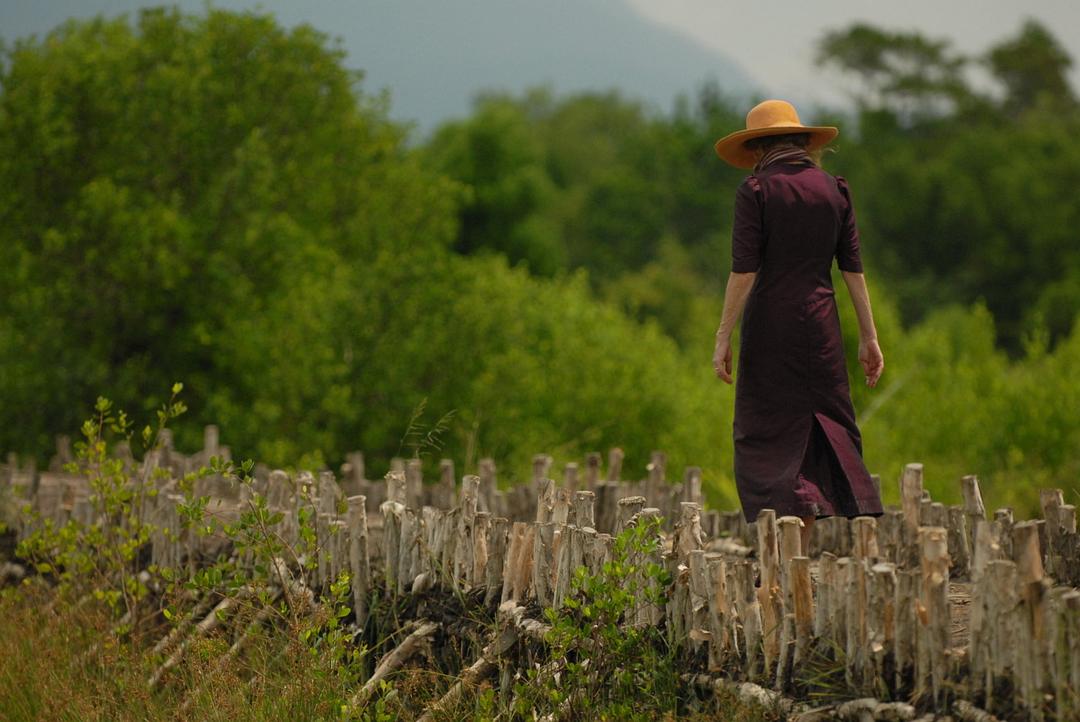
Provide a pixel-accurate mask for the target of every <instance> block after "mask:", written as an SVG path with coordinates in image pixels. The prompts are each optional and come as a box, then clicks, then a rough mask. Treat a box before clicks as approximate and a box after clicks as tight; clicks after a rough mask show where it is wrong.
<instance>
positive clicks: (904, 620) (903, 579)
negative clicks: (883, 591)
mask: <svg viewBox="0 0 1080 722" xmlns="http://www.w3.org/2000/svg"><path fill="white" fill-rule="evenodd" d="M919 574H920V571H919V570H918V569H899V568H898V569H897V570H896V646H895V647H894V656H895V658H896V688H897V689H906V688H907V686H908V683H909V682H910V681H912V680H913V679H914V676H915V658H916V639H917V636H918V625H917V616H918V605H919V592H918V590H919Z"/></svg>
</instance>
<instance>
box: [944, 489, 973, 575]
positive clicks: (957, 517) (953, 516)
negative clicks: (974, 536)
mask: <svg viewBox="0 0 1080 722" xmlns="http://www.w3.org/2000/svg"><path fill="white" fill-rule="evenodd" d="M948 512H949V514H948V523H947V524H946V529H947V533H948V536H949V538H948V545H949V560H950V564H949V576H950V577H952V578H956V579H959V578H963V579H970V578H971V542H970V541H969V540H970V539H971V534H969V533H968V530H967V522H968V516H967V515H966V514H965V513H964V509H963V507H961V506H950V507H948Z"/></svg>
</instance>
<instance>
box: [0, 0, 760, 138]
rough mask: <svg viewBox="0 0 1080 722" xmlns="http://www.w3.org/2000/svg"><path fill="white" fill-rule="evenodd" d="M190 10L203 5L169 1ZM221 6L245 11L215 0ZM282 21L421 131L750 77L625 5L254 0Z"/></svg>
mask: <svg viewBox="0 0 1080 722" xmlns="http://www.w3.org/2000/svg"><path fill="white" fill-rule="evenodd" d="M147 4H153V3H147V2H145V0H143V1H140V0H38V1H37V2H34V3H3V4H2V5H0V36H2V37H3V38H4V39H5V40H7V41H11V40H12V39H13V38H15V37H19V36H23V35H26V34H29V33H44V32H46V31H48V30H49V29H50V28H52V27H53V26H55V25H56V24H58V23H60V22H62V21H63V19H64V18H67V17H89V16H92V15H94V14H96V13H99V12H104V13H106V14H109V15H114V14H118V13H121V12H130V11H133V10H135V9H137V8H138V7H140V6H144V5H147ZM176 4H177V5H179V6H180V7H181V8H183V9H184V10H186V11H189V12H198V11H199V10H200V9H201V8H202V7H203V2H202V0H182V1H181V2H178V3H176ZM214 5H215V6H217V7H222V8H253V7H256V3H254V2H248V1H245V0H218V2H215V3H214ZM258 5H259V6H261V7H262V8H264V9H266V10H269V11H270V12H273V13H274V14H275V15H276V16H277V17H278V19H279V20H281V21H282V22H283V23H285V24H288V25H292V24H295V23H299V22H308V23H311V24H312V25H314V26H315V27H317V28H319V29H321V30H324V31H326V32H329V33H330V34H331V35H336V36H340V37H341V38H342V41H343V43H344V46H345V48H346V49H347V50H348V53H349V63H350V65H352V66H354V67H360V68H363V69H364V70H365V71H366V72H367V77H368V82H367V86H368V88H369V89H375V88H381V87H389V88H390V90H391V93H392V98H393V110H394V116H395V117H397V118H402V119H405V118H409V119H416V120H417V121H419V124H420V128H421V129H422V130H428V129H430V128H431V127H432V126H433V125H434V124H435V123H437V122H438V121H440V120H442V119H444V118H446V117H448V116H453V115H462V114H464V113H465V112H466V111H467V110H468V107H469V101H470V98H471V97H472V96H473V95H474V94H475V93H476V92H478V91H480V90H483V89H487V88H503V89H511V90H520V89H522V88H525V87H527V86H529V85H534V84H537V83H551V84H552V85H553V87H554V88H555V89H556V90H557V91H560V92H561V91H571V90H581V89H585V88H599V89H606V88H610V87H619V88H621V89H623V90H624V91H625V92H626V93H627V94H628V95H632V96H638V97H642V98H646V99H648V100H650V101H652V102H654V103H656V104H658V105H659V106H660V107H661V108H663V109H665V110H666V109H668V108H669V107H670V103H671V101H672V99H673V98H674V96H675V94H676V93H678V92H680V91H688V90H693V89H694V88H695V87H696V86H697V85H698V84H699V83H700V82H701V81H702V80H704V79H706V78H709V77H712V78H715V79H717V80H718V81H719V82H720V84H721V86H722V87H724V88H726V89H729V90H731V91H732V92H736V93H741V92H746V91H747V90H749V89H750V88H751V86H752V81H751V80H750V79H749V78H748V76H747V75H746V73H744V72H743V70H742V69H741V68H740V67H739V66H738V65H737V64H736V63H734V62H733V61H732V60H730V59H729V58H726V57H724V56H722V55H719V54H717V53H715V52H714V51H712V50H709V49H707V48H704V47H702V46H701V45H698V44H697V43H696V42H695V41H693V40H692V39H690V38H687V37H685V36H683V35H680V34H679V33H677V32H675V31H673V30H669V29H667V28H664V27H662V26H660V25H657V24H655V23H653V22H651V21H649V20H646V19H644V18H642V17H640V16H639V15H638V14H637V13H636V11H634V10H633V9H632V8H631V7H630V6H629V5H628V4H627V3H626V2H625V0H545V2H535V0H455V1H454V2H444V1H442V0H438V1H432V2H417V1H415V0H396V1H395V0H360V1H354V2H344V1H341V0H338V1H335V0H310V1H309V2H305V3H295V2H287V1H286V0H263V1H262V2H261V3H258Z"/></svg>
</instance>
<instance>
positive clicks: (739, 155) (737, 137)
mask: <svg viewBox="0 0 1080 722" xmlns="http://www.w3.org/2000/svg"><path fill="white" fill-rule="evenodd" d="M783 133H809V134H810V144H809V145H808V146H807V150H814V149H816V148H820V147H821V146H823V145H825V144H826V143H828V142H829V141H831V140H832V139H833V138H835V137H836V136H837V135H838V134H839V133H840V131H839V130H838V129H836V128H834V127H832V126H812V125H803V124H802V123H800V122H799V114H798V113H796V112H795V106H793V105H792V104H791V103H789V102H787V101H786V100H766V101H763V102H761V103H758V104H757V105H755V106H754V107H753V108H751V109H750V112H749V113H747V114H746V130H737V131H735V132H734V133H729V134H728V135H725V136H724V137H723V138H721V139H720V140H718V141H716V146H715V147H716V154H717V155H718V156H720V157H721V158H723V159H724V160H726V161H727V162H728V163H730V164H731V165H733V166H735V167H736V168H753V167H754V163H755V162H756V158H755V157H754V151H752V150H750V149H749V148H747V147H745V146H744V145H743V144H744V143H745V142H746V141H748V140H750V139H751V138H760V137H762V136H765V135H781V134H783Z"/></svg>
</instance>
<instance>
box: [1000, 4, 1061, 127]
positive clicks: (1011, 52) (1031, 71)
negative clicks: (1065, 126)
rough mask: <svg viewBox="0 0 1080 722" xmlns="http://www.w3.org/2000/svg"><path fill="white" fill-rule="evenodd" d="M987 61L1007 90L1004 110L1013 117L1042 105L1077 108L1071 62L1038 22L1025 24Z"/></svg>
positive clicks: (1055, 40)
mask: <svg viewBox="0 0 1080 722" xmlns="http://www.w3.org/2000/svg"><path fill="white" fill-rule="evenodd" d="M984 61H985V62H986V64H987V65H988V66H989V68H990V70H991V72H992V73H993V74H994V76H995V77H996V78H997V79H998V80H999V81H1000V82H1001V84H1002V85H1003V86H1004V87H1005V99H1004V101H1003V109H1004V111H1005V112H1006V113H1007V114H1008V115H1010V116H1012V117H1016V116H1018V115H1019V114H1020V113H1022V112H1024V111H1026V110H1029V109H1031V108H1034V107H1035V106H1036V105H1037V104H1038V103H1040V102H1042V103H1045V104H1046V105H1047V106H1050V107H1052V108H1057V109H1061V108H1066V109H1075V108H1076V106H1077V99H1076V95H1075V94H1074V93H1073V89H1072V86H1071V84H1070V83H1069V78H1068V72H1069V68H1071V67H1072V58H1070V57H1069V54H1068V53H1067V52H1065V49H1064V48H1062V47H1061V45H1060V44H1059V43H1058V41H1057V39H1056V38H1055V37H1054V36H1053V35H1052V34H1051V33H1050V31H1049V30H1047V29H1046V28H1045V27H1043V25H1042V24H1040V23H1039V22H1037V21H1035V20H1030V19H1029V20H1027V21H1025V22H1024V25H1023V27H1022V28H1021V29H1020V32H1019V33H1018V34H1017V35H1016V37H1014V38H1012V39H1010V40H1006V41H1005V42H1003V43H1000V44H998V45H995V46H994V47H992V48H991V49H990V51H989V52H988V53H987V54H986V56H985V58H984Z"/></svg>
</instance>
